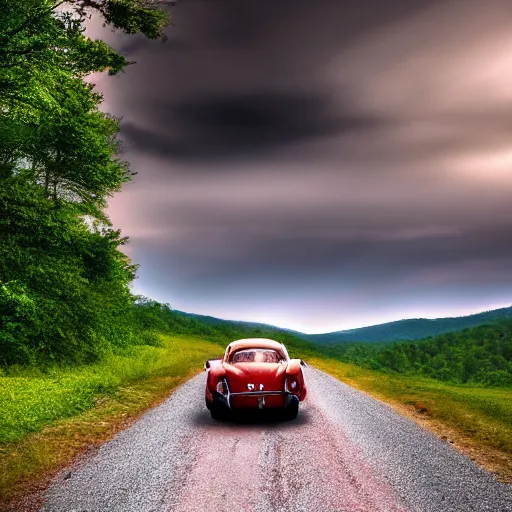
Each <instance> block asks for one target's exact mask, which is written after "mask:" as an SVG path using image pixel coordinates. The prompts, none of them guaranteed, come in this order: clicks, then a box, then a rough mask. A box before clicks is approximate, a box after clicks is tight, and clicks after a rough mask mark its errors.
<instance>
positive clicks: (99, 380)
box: [0, 336, 223, 510]
mask: <svg viewBox="0 0 512 512" xmlns="http://www.w3.org/2000/svg"><path fill="white" fill-rule="evenodd" d="M222 350H223V347H221V346H220V345H217V344H216V343H213V342H208V341H205V340H204V339H201V338H197V337H193V336H172V337H171V336H162V347H148V346H140V347H134V348H132V349H131V350H130V351H129V352H127V353H125V354H123V355H117V356H112V357H110V358H108V359H106V360H105V361H102V362H101V363H98V364H95V365H90V366H84V367H79V368H70V369H66V370H64V369H61V370H58V369H54V370H52V371H50V372H49V373H48V374H41V373H40V372H34V373H32V375H31V374H30V371H29V370H24V371H23V372H24V373H25V375H23V373H22V370H20V371H19V372H18V373H17V374H14V375H13V376H8V377H6V376H2V377H0V411H1V414H0V510H9V507H11V508H10V509H11V510H17V508H16V507H17V506H18V505H12V503H13V502H17V500H18V499H19V498H22V497H27V496H30V494H31V491H32V490H37V489H38V488H41V487H44V482H46V481H47V480H48V478H49V477H50V476H51V475H53V474H54V473H55V472H56V471H57V470H58V469H59V468H61V467H63V466H65V465H66V464H68V463H69V462H71V461H72V460H73V459H74V457H76V455H78V454H79V453H82V452H84V451H85V450H86V449H87V448H90V447H91V446H94V445H98V444H100V443H101V442H103V441H105V440H106V439H109V438H111V437H112V436H113V435H114V434H115V433H116V432H117V431H119V430H120V429H122V428H125V427H126V426H127V425H129V424H130V423H131V421H133V419H135V418H136V417H137V416H138V415H140V414H141V413H142V412H143V411H145V410H146V409H148V408H150V407H152V406H154V405H156V404H157V403H158V402H160V401H161V400H162V399H164V398H165V397H166V396H167V395H168V394H169V392H170V391H171V390H172V389H174V388H175V387H176V386H177V385H179V384H181V383H182V382H184V381H185V380H187V379H188V378H190V377H191V376H192V375H194V374H197V373H198V372H199V371H200V370H201V369H202V365H203V363H204V361H205V360H206V359H208V358H210V357H217V356H218V355H219V354H220V353H222ZM22 375H23V376H22ZM13 500H14V501H13ZM9 503H11V505H9ZM12 507H14V508H12ZM36 508H37V507H35V509H36Z"/></svg>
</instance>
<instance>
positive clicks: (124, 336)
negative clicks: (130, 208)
mask: <svg viewBox="0 0 512 512" xmlns="http://www.w3.org/2000/svg"><path fill="white" fill-rule="evenodd" d="M160 5H162V2H157V1H151V0H69V1H66V2H61V1H59V0H17V1H16V2H14V1H12V0H0V365H3V366H9V365H13V364H40V365H49V364H52V363H53V362H59V363H63V364H64V363H87V362H92V361H95V360H98V359H99V358H101V357H104V356H106V355H108V354H110V353H112V352H115V351H116V350H117V349H119V348H120V347H124V346H127V345H130V344H138V343H141V342H147V343H155V338H154V335H143V334H142V331H141V329H140V326H139V324H138V323H137V319H136V318H135V317H136V315H135V313H134V310H133V307H134V306H133V303H134V300H135V298H134V297H132V296H131V294H130V290H129V284H130V282H131V281H132V280H133V278H134V277H135V270H136V267H135V266H134V265H132V264H131V263H130V261H129V260H128V258H127V257H126V256H125V255H124V254H123V253H122V252H121V251H120V247H121V246H122V245H123V244H124V243H126V238H123V237H122V236H121V234H120V232H119V231H116V230H114V229H112V227H111V225H110V222H109V219H108V217H107V216H106V214H105V212H104V208H105V206H106V202H107V199H108V197H109V196H111V195H112V194H113V193H114V192H116V191H118V190H120V188H121V186H122V185H123V184H124V183H125V182H127V181H128V180H129V179H130V178H131V176H132V174H133V173H132V172H131V171H130V170H129V167H128V165H127V163H126V162H124V161H122V160H121V159H120V157H119V154H120V150H121V148H120V142H119V140H118V138H117V132H118V130H119V124H118V120H117V119H115V118H113V117H112V116H110V115H108V114H105V113H103V112H101V111H100V108H99V107H100V105H101V101H102V97H101V95H100V94H98V93H96V92H95V91H94V88H93V86H92V85H91V84H90V83H88V82H87V81H86V80H85V78H86V76H87V75H89V74H90V73H94V72H101V71H105V70H108V71H109V73H110V74H115V73H118V72H120V71H122V70H123V68H125V67H126V66H127V65H128V64H130V63H129V62H127V61H126V59H125V58H124V57H123V56H122V55H120V54H118V53H117V52H116V51H115V50H114V49H112V48H110V47H109V46H108V45H107V44H106V43H105V42H104V41H93V40H91V39H89V38H87V37H86V35H85V23H86V21H87V19H88V18H89V17H90V16H91V14H93V13H96V14H98V15H99V16H100V17H102V18H103V20H104V22H105V24H107V25H110V26H111V27H112V28H114V29H119V30H122V31H124V32H126V33H129V34H134V33H138V32H141V33H143V34H145V35H146V36H147V37H149V38H157V37H162V36H163V30H164V27H165V25H166V23H167V20H168V16H167V14H166V13H165V12H164V11H163V10H162V9H161V8H159V6H160Z"/></svg>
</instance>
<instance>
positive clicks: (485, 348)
mask: <svg viewBox="0 0 512 512" xmlns="http://www.w3.org/2000/svg"><path fill="white" fill-rule="evenodd" d="M319 350H321V352H322V353H323V354H324V355H326V356H329V357H333V358H336V359H339V360H341V361H345V362H349V363H355V364H358V365H360V366H364V367H367V368H370V369H373V370H379V371H385V372H396V373H399V374H406V375H420V376H424V377H430V378H434V379H438V380H441V381H447V382H452V383H457V384H466V383H469V384H471V383H474V384H480V385H484V386H512V320H502V321H500V322H497V323H494V324H489V325H483V326H479V327H474V328H472V329H465V330H462V331H458V332H452V333H448V334H442V335H439V336H435V337H431V338H427V339H425V340H421V341H407V342H396V343H381V344H368V343H354V344H330V345H327V344H326V345H322V346H321V347H319Z"/></svg>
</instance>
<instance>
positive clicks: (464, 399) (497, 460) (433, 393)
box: [308, 358, 512, 483]
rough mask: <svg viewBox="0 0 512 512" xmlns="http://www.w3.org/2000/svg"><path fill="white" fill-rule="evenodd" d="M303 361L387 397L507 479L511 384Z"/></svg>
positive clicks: (511, 472)
mask: <svg viewBox="0 0 512 512" xmlns="http://www.w3.org/2000/svg"><path fill="white" fill-rule="evenodd" d="M308 363H311V364H312V365H313V366H315V367H317V368H319V369H320V370H323V371H325V372H327V373H329V374H330V375H332V376H333V377H336V378H338V379H339V380H341V381H343V382H346V383H347V384H349V385H350V386H352V387H354V388H356V389H359V390H361V391H365V392H367V393H368V394H371V395H373V396H374V397H375V398H378V399H380V400H382V401H385V402H387V403H389V404H390V405H391V406H392V407H394V408H395V409H396V410H397V411H398V412H400V413H401V414H403V415H405V416H408V417H409V418H411V419H413V420H414V421H416V422H417V423H419V424H420V425H422V426H424V427H426V428H428V429H429V430H431V431H432V432H434V433H435V434H437V435H438V436H439V437H441V438H442V439H444V440H446V441H447V442H450V443H452V444H454V446H456V447H457V448H458V449H459V450H460V451H462V452H463V453H465V454H466V455H468V456H469V457H470V458H472V459H473V460H475V461H476V462H477V463H478V464H480V465H481V466H483V467H485V468H486V469H487V470H489V471H492V472H493V473H495V474H496V475H497V476H498V478H500V479H501V480H502V481H505V482H509V483H512V390H510V389H489V388H482V387H474V386H462V385H461V386H457V385H450V384H446V383H443V382H439V381H435V380H432V379H421V378H414V377H406V376H394V375H387V374H383V373H379V372H374V371H371V370H367V369H364V368H361V367H358V366H356V365H353V364H347V363H342V362H339V361H336V360H332V359H321V358H310V359H308Z"/></svg>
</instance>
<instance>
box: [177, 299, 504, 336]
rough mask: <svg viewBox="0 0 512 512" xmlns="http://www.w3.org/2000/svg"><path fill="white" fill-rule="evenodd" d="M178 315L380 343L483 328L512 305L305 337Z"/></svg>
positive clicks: (189, 314)
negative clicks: (466, 314)
mask: <svg viewBox="0 0 512 512" xmlns="http://www.w3.org/2000/svg"><path fill="white" fill-rule="evenodd" d="M177 313H179V314H182V315H185V316H187V317H189V318H193V319H195V320H198V321H199V322H201V323H203V324H210V325H216V326H221V325H224V326H230V327H231V328H234V329H241V330H247V331H255V330H258V329H261V330H262V331H265V332H276V333H289V334H291V335H293V336H295V337H298V338H302V339H303V340H305V341H309V342H313V343H329V344H332V343H348V342H367V343H378V342H384V341H405V340H419V339H423V338H428V337H429V336H436V335H439V334H444V333H448V332H455V331H460V330H463V329H468V328H470V327H478V326H480V325H484V324H489V323H494V322H496V321H499V320H502V319H507V318H512V306H510V307H506V308H500V309H495V310H492V311H485V312H483V313H477V314H474V315H468V316H460V317H448V318H437V319H428V318H413V319H407V320H398V321H395V322H388V323H384V324H379V325H372V326H369V327H360V328H357V329H348V330H344V331H336V332H329V333H324V334H305V333H301V332H297V331H293V330H291V329H283V328H281V327H276V326H273V325H267V324H263V323H257V322H243V321H235V320H223V319H220V318H215V317H212V316H204V315H196V314H192V313H185V312H182V311H177Z"/></svg>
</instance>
